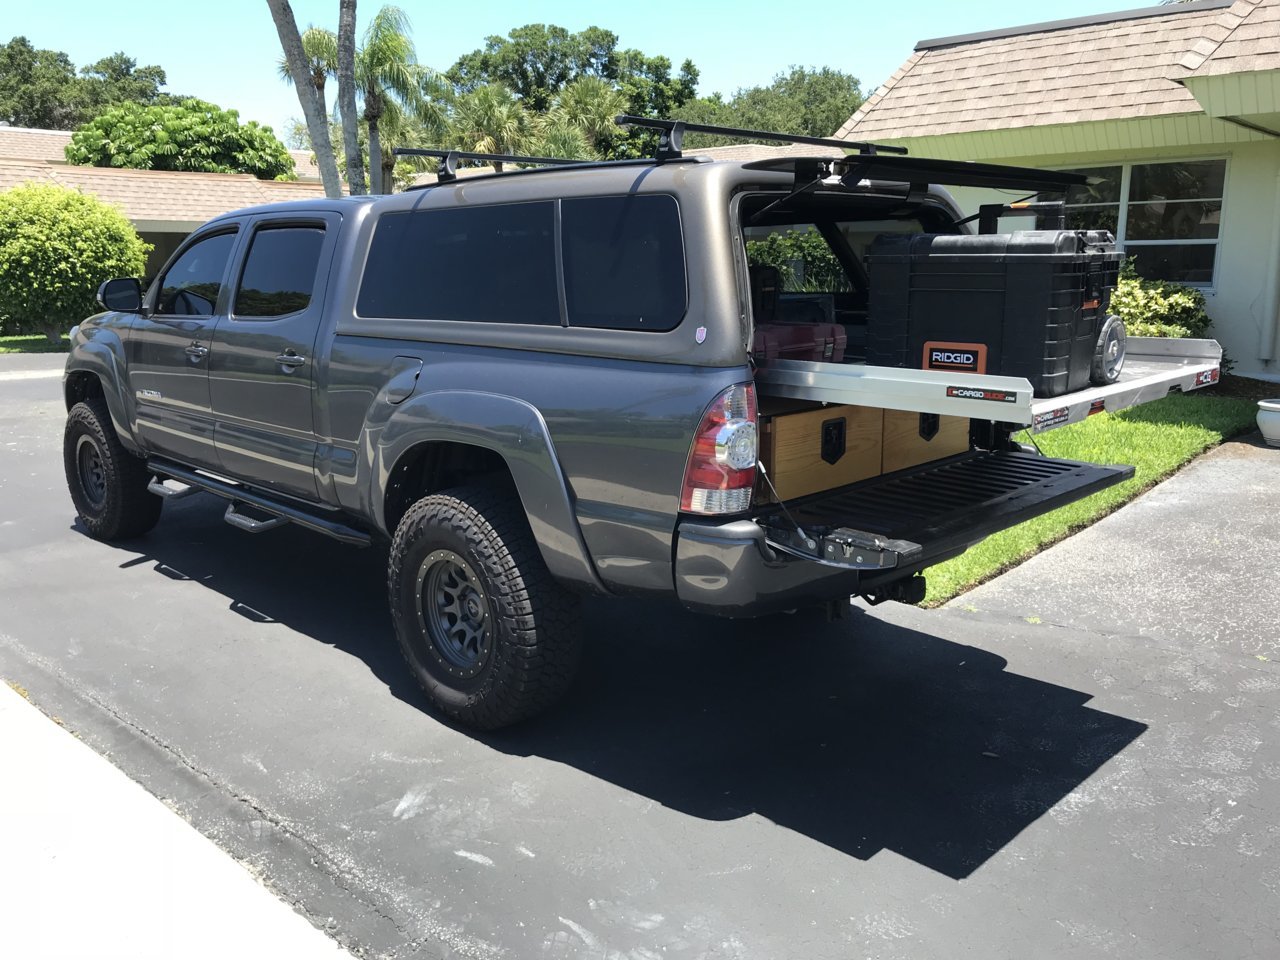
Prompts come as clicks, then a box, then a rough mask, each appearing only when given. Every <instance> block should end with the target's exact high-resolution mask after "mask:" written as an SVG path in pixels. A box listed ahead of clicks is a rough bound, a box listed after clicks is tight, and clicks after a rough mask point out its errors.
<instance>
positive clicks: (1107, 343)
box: [1089, 316, 1126, 387]
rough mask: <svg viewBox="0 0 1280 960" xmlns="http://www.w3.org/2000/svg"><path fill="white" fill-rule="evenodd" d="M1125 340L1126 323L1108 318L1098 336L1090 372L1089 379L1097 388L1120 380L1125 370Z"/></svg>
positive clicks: (1112, 317)
mask: <svg viewBox="0 0 1280 960" xmlns="http://www.w3.org/2000/svg"><path fill="white" fill-rule="evenodd" d="M1125 340H1126V335H1125V331H1124V321H1123V320H1121V319H1120V318H1119V317H1116V316H1111V317H1107V319H1106V320H1105V321H1103V324H1102V330H1101V331H1100V332H1099V334H1098V345H1097V347H1096V348H1094V351H1093V366H1092V368H1091V369H1090V371H1089V379H1090V381H1092V382H1093V384H1094V385H1095V386H1099V387H1105V386H1106V385H1107V384H1109V383H1115V382H1116V381H1117V380H1119V379H1120V373H1121V372H1122V371H1123V370H1124V358H1125Z"/></svg>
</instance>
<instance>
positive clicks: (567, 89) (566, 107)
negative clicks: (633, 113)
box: [551, 76, 627, 157]
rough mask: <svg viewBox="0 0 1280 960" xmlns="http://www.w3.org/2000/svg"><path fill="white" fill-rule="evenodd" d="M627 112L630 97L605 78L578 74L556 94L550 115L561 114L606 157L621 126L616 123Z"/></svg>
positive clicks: (600, 154) (599, 153) (592, 146)
mask: <svg viewBox="0 0 1280 960" xmlns="http://www.w3.org/2000/svg"><path fill="white" fill-rule="evenodd" d="M626 112H627V98H626V97H625V96H623V95H622V93H621V92H620V91H619V90H617V89H616V88H615V87H614V86H613V84H611V83H610V82H609V81H608V80H605V79H603V78H602V77H590V76H587V77H579V78H578V79H577V80H574V81H573V82H572V83H568V84H565V86H564V87H563V88H562V89H561V90H560V92H559V93H558V94H557V95H556V99H555V102H554V104H553V105H552V108H551V114H561V115H562V116H563V117H564V119H565V120H567V121H568V122H569V123H571V124H573V125H574V126H576V127H577V128H578V129H579V130H581V131H582V133H583V135H584V136H585V137H586V138H587V141H588V142H589V143H590V145H591V150H592V151H593V152H595V153H596V154H598V155H599V156H602V157H606V156H608V155H609V153H610V150H611V148H612V146H613V144H614V141H616V140H617V139H618V138H619V136H620V135H621V129H620V128H619V127H618V125H617V124H615V123H614V122H613V118H614V117H616V116H617V115H618V114H620V113H626Z"/></svg>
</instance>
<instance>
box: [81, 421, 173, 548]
mask: <svg viewBox="0 0 1280 960" xmlns="http://www.w3.org/2000/svg"><path fill="white" fill-rule="evenodd" d="M62 463H63V467H64V468H65V470H66V474H67V487H68V488H69V489H70V491H71V500H72V502H73V503H74V504H75V506H76V512H77V513H78V514H79V515H80V520H81V521H82V522H83V523H84V526H85V529H86V530H88V531H89V535H90V536H92V537H94V538H95V539H97V540H127V539H129V538H130V537H139V536H141V535H142V534H144V533H146V532H147V531H148V530H150V529H151V528H152V527H154V526H155V525H156V523H157V521H159V519H160V509H161V507H163V506H164V501H163V500H161V499H160V498H159V497H157V496H156V495H155V494H152V493H148V492H147V483H148V482H149V480H150V473H149V472H148V471H147V465H146V463H145V462H144V461H143V460H141V459H139V458H138V457H135V456H134V455H133V454H131V453H130V452H129V451H128V450H126V449H125V448H124V446H123V445H122V444H121V443H120V438H119V437H117V436H116V431H115V427H113V426H112V424H111V414H110V413H108V411H107V405H106V403H105V401H103V400H101V399H99V398H93V399H90V400H83V401H81V402H80V403H77V404H76V405H75V406H74V407H72V408H71V412H70V413H68V414H67V427H66V430H65V431H64V432H63V435H62Z"/></svg>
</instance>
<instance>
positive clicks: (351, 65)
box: [334, 0, 365, 194]
mask: <svg viewBox="0 0 1280 960" xmlns="http://www.w3.org/2000/svg"><path fill="white" fill-rule="evenodd" d="M334 53H335V59H336V60H337V69H338V113H339V115H340V116H341V117H342V148H343V150H344V152H345V153H346V155H347V184H348V186H349V187H350V188H351V192H352V193H353V194H362V193H364V192H365V189H364V164H363V163H362V162H361V160H360V138H359V131H358V129H357V127H358V125H359V123H360V118H359V115H358V114H357V113H356V0H339V4H338V36H337V38H336V49H335V51H334Z"/></svg>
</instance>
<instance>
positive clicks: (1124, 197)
mask: <svg viewBox="0 0 1280 960" xmlns="http://www.w3.org/2000/svg"><path fill="white" fill-rule="evenodd" d="M1212 160H1221V161H1222V164H1223V168H1222V196H1221V197H1199V198H1197V199H1201V200H1209V201H1212V200H1217V201H1218V202H1220V203H1221V204H1222V209H1221V211H1220V212H1219V215H1218V236H1217V237H1216V238H1215V239H1213V240H1205V239H1186V240H1129V239H1128V230H1129V204H1130V203H1131V202H1134V201H1131V200H1130V199H1129V187H1130V185H1131V183H1132V181H1133V168H1134V167H1137V166H1153V165H1155V164H1168V163H1196V162H1205V161H1212ZM1088 167H1095V168H1096V167H1119V168H1120V199H1119V200H1118V201H1117V203H1118V204H1119V207H1120V209H1119V212H1118V213H1117V215H1116V246H1118V247H1119V248H1120V250H1122V251H1123V252H1125V253H1128V252H1129V247H1130V246H1134V247H1207V246H1210V245H1212V246H1213V248H1214V250H1213V272H1212V275H1211V277H1210V280H1209V282H1208V283H1203V282H1197V281H1178V282H1179V283H1182V284H1183V285H1184V286H1188V287H1195V288H1197V289H1199V290H1203V291H1204V292H1205V293H1207V294H1213V293H1214V292H1215V291H1216V290H1217V285H1218V265H1219V261H1220V259H1221V256H1222V230H1223V226H1224V223H1225V220H1226V211H1227V191H1228V190H1229V188H1230V183H1231V158H1230V157H1227V156H1212V157H1168V158H1165V157H1161V158H1159V159H1152V160H1124V161H1121V162H1118V163H1105V162H1091V161H1087V160H1086V161H1083V162H1081V163H1077V164H1073V165H1071V166H1070V167H1060V168H1059V169H1061V170H1080V169H1083V168H1088ZM1136 202H1138V203H1142V202H1144V201H1141V200H1139V201H1136ZM1173 202H1184V201H1173ZM1110 206H1112V204H1110V203H1094V204H1068V209H1070V208H1071V207H1075V208H1077V209H1081V208H1088V207H1099V208H1101V207H1110Z"/></svg>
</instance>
